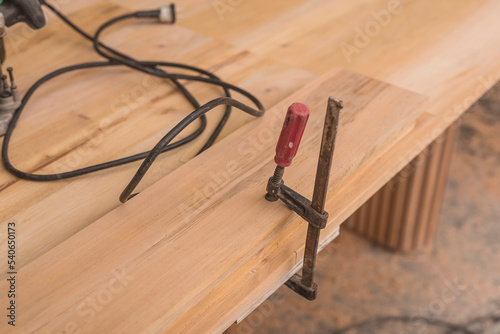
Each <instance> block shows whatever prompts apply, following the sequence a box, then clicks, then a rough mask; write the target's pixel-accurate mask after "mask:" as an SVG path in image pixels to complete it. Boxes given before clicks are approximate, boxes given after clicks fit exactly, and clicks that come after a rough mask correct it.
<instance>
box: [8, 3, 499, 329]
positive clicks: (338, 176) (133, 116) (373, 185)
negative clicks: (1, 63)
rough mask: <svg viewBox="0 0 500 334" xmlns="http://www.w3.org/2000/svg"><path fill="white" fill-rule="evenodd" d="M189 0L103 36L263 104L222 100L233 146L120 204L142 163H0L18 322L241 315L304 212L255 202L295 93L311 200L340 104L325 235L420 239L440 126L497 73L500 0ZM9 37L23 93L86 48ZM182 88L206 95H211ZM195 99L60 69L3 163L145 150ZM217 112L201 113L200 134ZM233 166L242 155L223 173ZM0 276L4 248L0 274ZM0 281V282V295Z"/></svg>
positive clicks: (447, 136) (75, 9) (118, 74)
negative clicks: (208, 76) (178, 9)
mask: <svg viewBox="0 0 500 334" xmlns="http://www.w3.org/2000/svg"><path fill="white" fill-rule="evenodd" d="M159 4H163V3H161V2H160V1H156V0H155V1H153V0H151V1H142V2H140V3H138V2H136V1H135V2H134V1H101V2H97V1H86V2H83V1H79V2H72V3H66V2H65V1H60V2H59V3H58V7H59V8H60V9H61V10H62V11H64V12H65V13H70V14H71V17H72V18H73V19H74V20H75V21H76V22H77V23H78V24H80V25H81V26H83V27H85V30H87V31H94V30H95V29H96V27H97V26H98V25H99V24H100V23H101V22H103V21H104V20H106V19H107V18H110V17H113V16H116V15H118V14H121V13H124V12H128V11H130V10H131V9H139V8H140V9H143V8H154V7H156V6H158V5H159ZM181 6H182V7H184V12H183V15H184V17H183V18H181V19H180V20H179V22H178V23H177V24H176V25H174V26H162V25H158V24H155V23H154V22H152V23H151V24H145V23H136V24H134V23H132V24H129V25H123V26H121V27H120V28H119V29H113V30H111V31H110V32H109V33H107V34H106V35H105V37H104V39H105V41H106V42H107V43H109V44H111V45H113V46H115V47H117V48H119V49H121V50H124V51H125V52H129V53H130V54H134V55H136V56H137V57H139V58H141V59H164V60H170V61H180V62H185V63H189V64H195V65H197V66H200V67H202V68H206V69H210V70H211V71H213V72H214V73H215V74H217V75H218V76H220V77H222V78H223V79H224V80H226V81H228V82H231V83H234V84H238V85H241V86H243V87H244V88H245V89H248V90H249V91H251V92H252V93H253V94H255V95H256V96H258V97H259V98H260V99H261V100H262V101H263V103H264V105H265V106H266V108H268V112H267V113H266V116H265V117H264V118H261V119H258V120H254V119H253V118H251V117H248V116H245V115H243V114H242V113H238V112H234V113H233V115H232V116H231V119H230V122H229V124H228V126H227V128H226V129H225V130H224V132H223V135H222V136H221V139H222V137H225V139H223V140H221V141H220V143H218V144H216V145H215V146H214V147H213V148H212V149H210V150H209V151H208V152H206V153H204V154H202V155H200V156H198V157H197V158H195V159H192V157H193V156H194V154H195V153H196V151H197V150H198V149H199V148H200V147H201V146H202V145H203V143H204V141H203V139H200V140H197V141H195V142H193V143H191V144H189V145H188V146H186V147H184V148H182V149H179V150H174V151H172V152H170V153H168V154H165V155H164V156H163V157H162V158H160V159H159V160H158V161H157V162H156V163H155V165H154V166H153V168H152V169H151V171H150V173H149V174H148V175H147V177H146V179H145V180H144V183H142V184H141V186H140V189H139V190H141V191H142V192H141V194H140V195H139V196H137V197H136V198H134V199H133V200H131V201H130V202H128V203H127V204H125V205H120V203H119V202H118V195H119V193H120V192H121V190H122V189H123V187H124V186H125V184H126V183H127V182H128V181H129V179H130V178H131V176H132V175H133V173H134V172H135V170H136V169H137V167H138V163H135V164H131V165H127V166H122V167H119V168H116V169H113V170H109V171H105V172H100V173H96V174H93V175H89V176H85V177H80V178H75V179H71V180H64V181H57V182H51V183H35V182H28V181H22V180H17V179H15V178H14V177H13V176H11V175H10V174H8V173H7V172H6V171H5V170H0V184H1V185H0V201H1V203H2V210H1V213H0V214H1V216H2V219H1V220H0V221H1V223H2V226H3V227H2V229H1V231H0V238H1V243H2V244H4V242H6V239H7V224H8V222H11V221H14V222H16V226H17V236H18V264H17V268H16V269H17V270H18V277H19V280H18V287H17V288H18V291H19V296H18V299H17V302H18V305H19V308H18V320H17V321H18V327H17V329H19V327H20V330H23V331H24V332H34V331H39V332H49V331H50V332H65V333H68V332H70V333H71V332H78V331H79V330H80V332H89V333H95V332H97V331H101V332H102V331H104V332H120V333H124V332H131V333H137V332H141V331H142V332H200V331H210V332H220V331H222V330H224V329H225V328H227V327H228V326H229V325H230V324H231V323H233V322H234V321H235V320H237V319H241V318H242V317H244V316H245V315H246V314H247V313H248V312H249V311H251V310H252V308H253V307H255V306H256V305H258V304H259V303H260V302H262V301H263V300H264V299H265V297H266V296H268V295H269V294H270V293H271V292H272V291H274V290H275V289H276V288H277V287H278V286H279V285H280V284H282V283H283V282H284V281H285V280H286V279H287V278H288V277H289V276H290V275H291V274H292V273H293V272H294V271H296V270H298V269H300V265H301V254H302V251H303V246H304V245H303V243H304V239H305V232H304V231H305V228H306V225H305V223H304V222H303V221H302V220H301V219H297V216H296V215H294V214H291V213H290V211H288V210H287V209H286V208H283V207H282V206H279V205H271V206H269V203H267V202H265V201H264V200H263V198H262V194H263V191H264V189H265V180H266V179H267V177H269V175H270V173H272V169H273V166H272V165H273V163H272V150H273V145H274V144H275V138H273V134H275V136H276V137H277V135H278V132H279V126H280V125H279V122H278V120H279V119H281V117H282V115H283V113H284V112H285V110H286V106H287V105H288V104H289V103H291V102H294V101H301V102H304V103H307V104H308V105H309V106H310V107H311V110H313V115H314V117H312V120H313V122H311V123H310V124H309V126H308V130H307V131H306V134H305V138H309V139H306V142H304V143H303V144H302V146H301V150H300V151H299V156H298V159H297V163H296V164H295V165H294V166H293V167H292V168H290V169H289V171H287V172H286V174H285V182H287V184H290V185H292V186H293V187H294V188H298V189H300V190H301V192H303V193H304V194H310V193H311V189H312V178H313V177H314V164H315V159H316V158H315V154H317V152H316V151H314V150H315V149H316V148H319V144H318V140H319V137H318V136H319V135H318V132H319V130H318V129H319V128H320V125H321V122H322V118H321V117H322V115H323V112H324V107H325V106H326V98H327V97H328V95H335V96H336V97H338V98H340V99H343V100H344V102H345V103H346V108H345V110H344V114H343V117H342V121H341V128H340V129H341V130H340V133H339V139H338V150H337V153H336V156H335V158H334V159H335V160H334V165H335V166H334V168H333V170H332V180H331V183H330V185H331V191H330V195H329V197H328V202H327V211H329V212H330V217H331V219H330V221H329V224H328V226H327V228H326V229H325V231H324V232H323V233H322V245H325V244H326V243H327V242H329V241H331V239H332V238H333V237H335V236H336V235H337V231H338V226H339V225H340V224H341V223H342V222H344V221H345V220H346V219H348V218H349V217H351V218H350V221H349V223H348V224H350V226H351V227H352V228H354V229H356V230H358V231H360V232H362V233H363V234H365V235H366V236H368V237H369V238H371V239H372V240H375V241H378V242H380V243H382V244H384V245H386V246H388V247H392V248H395V249H401V250H411V249H414V248H416V247H420V246H422V245H425V244H426V243H428V242H429V240H430V239H431V237H432V232H433V229H434V227H435V223H436V221H437V212H438V211H439V207H440V201H441V197H442V193H443V190H444V184H445V181H446V170H447V163H448V161H449V157H450V152H451V147H452V144H453V141H452V138H453V135H454V129H453V128H450V126H451V125H452V124H454V123H455V122H456V121H457V119H458V118H459V117H460V116H461V114H462V113H463V112H464V111H465V110H467V108H468V107H469V106H470V105H471V104H473V103H474V102H475V101H476V100H477V99H478V98H479V97H480V96H481V95H482V94H483V93H484V92H485V91H487V90H488V89H489V88H490V87H491V86H492V85H493V84H494V83H495V82H496V81H497V80H498V76H499V69H500V62H499V61H498V54H499V49H500V34H498V33H497V32H498V31H500V30H499V29H500V22H499V20H498V19H497V15H496V13H498V10H499V9H500V8H499V7H500V3H498V2H497V1H493V0H490V1H476V2H470V1H453V2H451V1H436V2H433V3H432V4H430V3H427V2H423V1H420V2H419V1H402V2H397V1H396V2H395V1H361V0H359V1H358V0H357V1H349V2H341V1H326V0H324V1H312V0H309V1H307V0H300V1H299V0H293V1H275V2H269V1H261V0H248V1H241V2H236V1H232V2H230V1H224V0H220V1H201V0H189V1H184V2H183V3H182V4H181ZM485 32H488V33H485ZM6 44H7V51H8V55H7V65H12V66H14V68H15V70H16V73H17V82H18V86H19V87H20V89H21V92H25V91H26V88H27V87H28V86H29V85H30V84H31V83H33V82H34V81H35V80H36V79H37V78H39V77H40V76H41V75H43V74H45V73H47V72H49V71H50V70H52V69H55V68H58V67H61V66H63V65H67V64H72V63H76V62H81V61H86V60H93V59H97V57H96V56H95V54H94V53H93V52H92V50H91V48H90V45H89V43H88V42H86V41H85V40H83V39H82V38H80V37H79V36H77V35H76V34H75V33H74V32H73V31H71V30H69V29H68V28H66V27H65V26H64V25H63V24H62V23H60V22H59V21H58V20H57V19H56V18H54V17H53V16H52V15H49V24H48V25H47V27H45V28H43V29H41V30H40V31H37V32H32V31H30V30H29V29H28V28H26V27H23V26H21V25H19V26H16V27H14V28H12V29H10V30H9V35H8V38H7V39H6ZM340 68H343V69H344V70H341V69H340ZM356 73H357V74H356ZM189 87H190V88H191V89H192V90H193V91H194V92H195V93H196V94H197V95H198V96H200V97H201V100H202V101H208V100H210V99H212V98H214V97H216V96H219V95H220V94H221V92H220V90H219V89H216V88H207V87H205V86H202V85H199V84H189ZM190 110H191V108H190V106H189V104H188V103H187V102H186V101H184V99H183V98H182V97H181V96H180V95H179V94H177V92H176V90H175V89H174V88H172V87H170V86H168V85H165V84H162V83H161V82H158V81H156V80H152V79H151V78H148V77H147V76H145V75H141V74H137V73H134V72H131V71H128V70H126V69H107V70H104V71H101V70H95V71H88V72H82V73H78V74H75V75H69V76H67V77H65V78H61V79H58V80H56V81H54V82H53V83H51V84H49V85H48V86H47V87H44V88H42V89H41V91H40V92H39V93H38V94H37V96H35V98H34V99H33V101H32V102H30V104H29V106H28V108H27V109H26V111H25V114H23V116H22V119H21V120H20V123H19V125H18V126H17V128H16V133H15V134H14V137H13V141H12V148H11V152H12V153H11V155H12V160H13V163H14V165H15V166H17V167H19V168H21V169H23V170H27V171H36V172H37V173H50V172H56V171H65V170H70V169H74V168H77V167H83V166H86V165H89V164H93V163H97V162H102V161H106V160H109V159H113V158H117V157H122V156H125V155H129V154H131V153H136V152H138V151H144V150H147V149H149V148H151V147H152V146H153V145H154V143H156V141H157V140H158V139H159V138H161V137H162V136H163V135H164V134H165V133H166V131H168V130H169V129H170V128H171V127H172V126H173V124H175V122H176V121H179V120H180V119H181V118H182V117H183V116H184V115H186V113H187V112H188V111H190ZM221 113H222V110H217V111H216V112H214V113H212V114H211V115H209V127H211V128H213V127H214V126H215V124H216V122H217V121H218V119H219V118H220V115H221ZM245 124H246V125H245ZM192 128H193V127H192ZM192 128H191V129H192ZM186 133H189V131H188V132H186ZM208 133H209V132H208V131H207V132H206V134H204V137H203V138H204V139H206V138H207V136H208ZM256 141H257V143H258V145H255V143H256ZM235 143H239V144H238V146H235ZM241 143H243V144H241ZM239 145H243V148H239V147H240V146H239ZM234 150H235V151H234ZM231 152H232V153H231ZM300 154H301V155H300ZM301 156H302V158H301ZM233 160H234V161H236V162H235V163H233V164H238V163H239V164H240V168H235V167H234V166H232V167H231V166H228V163H230V162H231V161H233ZM409 163H412V164H410V165H409ZM241 166H244V168H243V167H241ZM405 166H406V167H405ZM403 168H404V169H403ZM402 169H403V170H402ZM221 170H222V171H225V173H226V174H220V171H221ZM401 170H402V171H401ZM400 171H401V172H400ZM203 173H206V174H203ZM210 175H213V176H210ZM227 175H229V176H227ZM207 178H208V179H207ZM222 179H224V181H221V180H222ZM226 179H227V181H226ZM218 180H219V181H218ZM214 183H215V186H213V184H214ZM210 185H212V187H210ZM384 185H385V186H384ZM205 187H208V189H209V190H205ZM210 189H211V190H210ZM200 194H201V195H200ZM197 196H198V197H197ZM364 203H367V204H365V205H363V204H364ZM360 207H361V208H360ZM235 208H239V209H240V210H241V209H244V212H245V213H244V214H242V215H237V214H236V211H233V210H235ZM358 208H360V209H359V210H358ZM356 211H357V212H356ZM355 212H356V213H355ZM353 213H354V215H353ZM7 271H8V270H7V263H6V261H3V262H2V264H1V271H0V272H1V273H2V275H3V276H2V277H5V276H6V272H7ZM320 288H321V287H320ZM7 290H8V286H7V283H6V281H5V280H3V282H2V284H0V291H7ZM320 293H321V292H320ZM5 295H6V294H2V296H3V297H2V299H1V301H2V305H4V304H5V303H7V302H8V300H7V298H6V296H5ZM106 298H108V299H106ZM138 305H140V307H138ZM6 328H8V327H7V324H6V322H5V321H4V322H2V323H0V329H2V332H3V331H4V330H5V329H6Z"/></svg>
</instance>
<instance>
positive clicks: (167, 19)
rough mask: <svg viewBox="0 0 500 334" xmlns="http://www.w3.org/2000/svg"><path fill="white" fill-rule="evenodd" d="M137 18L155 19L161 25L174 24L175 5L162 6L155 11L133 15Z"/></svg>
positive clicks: (144, 11) (139, 12)
mask: <svg viewBox="0 0 500 334" xmlns="http://www.w3.org/2000/svg"><path fill="white" fill-rule="evenodd" d="M135 15H136V16H137V17H148V18H157V19H158V20H159V21H160V22H161V23H168V24H174V23H175V20H176V15H175V5H174V4H173V3H172V4H170V5H169V6H162V7H160V9H157V10H142V11H138V12H136V13H135Z"/></svg>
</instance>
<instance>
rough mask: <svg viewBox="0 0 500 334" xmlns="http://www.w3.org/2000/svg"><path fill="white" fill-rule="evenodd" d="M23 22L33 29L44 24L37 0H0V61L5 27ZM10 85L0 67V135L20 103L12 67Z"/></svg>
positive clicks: (2, 53)
mask: <svg viewBox="0 0 500 334" xmlns="http://www.w3.org/2000/svg"><path fill="white" fill-rule="evenodd" d="M18 22H25V23H27V24H28V25H29V26H30V27H31V28H33V29H39V28H41V27H43V26H44V25H45V22H46V21H45V16H44V14H43V11H42V7H41V4H40V1H39V0H0V63H1V64H3V63H4V61H5V45H4V40H3V38H4V37H5V35H6V34H7V27H10V26H12V25H14V24H16V23H18ZM7 70H8V71H9V77H10V85H9V84H8V82H7V76H6V75H4V74H3V73H2V70H1V68H0V136H2V135H4V134H5V132H6V130H7V126H8V124H9V122H10V120H11V119H12V114H13V113H14V111H15V110H16V109H17V108H18V107H19V106H20V105H21V101H20V98H19V92H18V91H17V87H16V84H15V83H14V76H13V69H12V67H9V68H8V69H7Z"/></svg>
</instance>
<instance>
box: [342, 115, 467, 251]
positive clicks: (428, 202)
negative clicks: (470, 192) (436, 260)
mask: <svg viewBox="0 0 500 334" xmlns="http://www.w3.org/2000/svg"><path fill="white" fill-rule="evenodd" d="M457 131H458V125H457V124H454V125H452V126H450V127H449V128H448V129H447V130H446V131H445V132H444V133H443V134H442V135H441V136H440V137H439V138H438V139H436V141H434V142H433V143H432V144H430V145H429V146H428V147H427V148H426V149H425V150H424V151H423V152H422V153H420V155H418V156H417V157H416V158H415V159H414V160H413V161H412V162H411V163H410V164H408V166H406V167H405V168H404V169H403V170H402V171H401V172H399V174H398V175H396V176H395V177H394V178H393V179H392V180H391V181H389V182H388V183H387V184H386V185H385V186H384V187H382V189H380V190H379V191H378V192H377V193H376V194H375V195H373V196H372V197H371V198H370V199H369V200H368V201H367V202H366V203H365V204H364V205H363V206H361V207H360V208H359V209H358V211H356V212H355V213H354V214H353V215H352V216H351V217H350V218H349V219H348V220H347V221H346V223H345V226H347V227H348V228H349V229H351V230H354V231H356V232H357V233H359V234H361V235H363V236H365V237H366V238H368V239H369V240H371V241H374V242H376V243H379V244H381V245H383V246H386V247H388V248H390V249H393V250H397V251H411V250H415V249H418V248H421V247H423V246H425V245H427V244H429V242H430V241H431V240H432V238H433V236H434V234H435V230H436V226H437V222H438V220H439V213H440V210H441V206H442V202H443V199H444V192H445V189H446V181H447V177H448V170H449V166H450V162H451V157H452V153H453V146H454V145H453V144H454V141H455V137H456V133H457Z"/></svg>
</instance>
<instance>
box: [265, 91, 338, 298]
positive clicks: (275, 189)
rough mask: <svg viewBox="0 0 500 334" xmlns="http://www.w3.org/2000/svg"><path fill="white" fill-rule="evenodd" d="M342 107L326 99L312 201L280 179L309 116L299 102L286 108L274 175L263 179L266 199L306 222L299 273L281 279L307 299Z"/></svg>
mask: <svg viewBox="0 0 500 334" xmlns="http://www.w3.org/2000/svg"><path fill="white" fill-rule="evenodd" d="M342 107H343V106H342V101H339V100H336V99H334V98H332V97H330V98H329V99H328V106H327V111H326V117H325V123H324V127H323V137H322V140H321V150H320V153H319V159H318V168H317V171H316V180H315V183H314V192H313V198H312V201H310V200H308V199H307V198H305V197H304V196H302V195H300V194H299V193H297V192H296V191H294V190H293V189H290V188H289V187H287V186H285V184H284V182H283V174H284V172H285V167H288V166H290V165H291V163H292V160H293V158H294V157H295V155H296V153H297V150H298V148H299V144H300V140H301V139H302V135H303V133H304V130H305V127H306V124H307V120H308V119H309V113H310V112H309V109H308V108H307V107H306V106H305V105H304V104H302V103H294V104H292V105H291V106H290V107H289V108H288V111H287V114H286V117H285V121H284V123H283V128H282V130H281V134H280V137H279V140H278V144H277V145H276V155H275V157H274V161H275V162H276V169H275V171H274V175H273V176H272V177H271V178H269V181H268V182H267V188H266V191H267V193H266V196H265V198H266V199H267V200H268V201H270V202H275V201H277V200H281V201H282V202H284V203H285V204H286V205H287V206H288V207H289V208H290V209H291V210H293V211H294V212H296V213H297V214H298V215H299V216H300V217H302V218H303V219H304V220H305V221H307V222H308V223H309V226H308V229H307V238H306V246H305V251H304V262H303V267H302V275H299V274H294V275H293V276H292V277H291V278H290V279H289V280H288V281H287V282H286V283H285V285H286V286H288V287H289V288H290V289H292V290H293V291H295V292H296V293H298V294H299V295H301V296H303V297H304V298H306V299H308V300H314V299H316V296H317V289H318V286H317V285H316V283H314V269H315V266H316V255H317V252H318V245H319V235H320V231H321V230H322V229H324V228H325V226H326V223H327V221H328V213H327V212H325V211H324V207H325V201H326V194H327V192H328V180H329V177H330V169H331V165H332V158H333V152H334V149H335V139H336V135H337V128H338V124H339V117H340V110H342Z"/></svg>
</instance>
